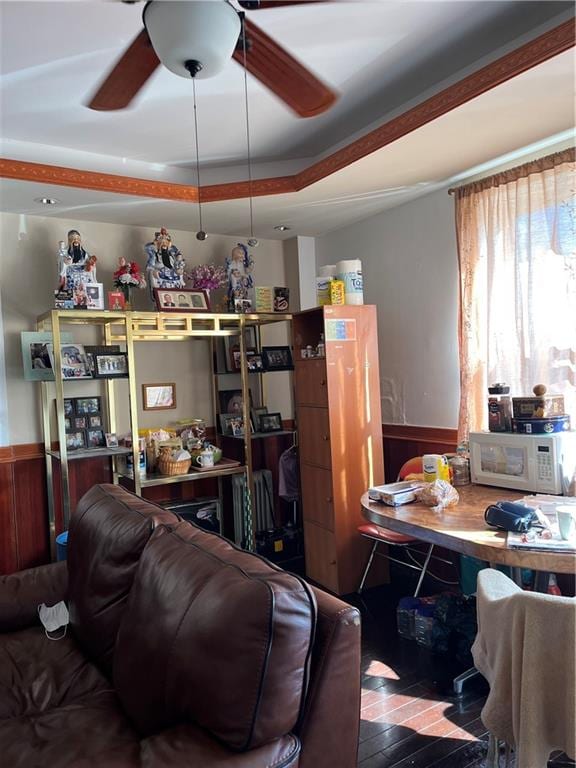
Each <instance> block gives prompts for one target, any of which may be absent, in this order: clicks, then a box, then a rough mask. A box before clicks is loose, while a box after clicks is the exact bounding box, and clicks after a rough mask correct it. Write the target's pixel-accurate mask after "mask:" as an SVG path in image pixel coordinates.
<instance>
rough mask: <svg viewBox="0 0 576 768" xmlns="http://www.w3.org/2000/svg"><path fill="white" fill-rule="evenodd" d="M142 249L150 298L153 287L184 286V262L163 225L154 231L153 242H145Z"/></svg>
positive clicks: (152, 294) (152, 295) (152, 293)
mask: <svg viewBox="0 0 576 768" xmlns="http://www.w3.org/2000/svg"><path fill="white" fill-rule="evenodd" d="M144 250H145V251H146V256H147V257H148V261H147V262H146V271H147V272H148V284H149V286H150V295H151V297H152V298H154V288H168V289H170V288H184V270H185V268H186V262H185V261H184V257H183V256H182V254H181V253H180V251H179V250H178V248H177V247H176V246H175V245H174V244H173V243H172V238H171V237H170V235H169V233H168V232H167V231H166V230H165V229H164V227H162V229H161V230H160V232H155V233H154V240H153V242H151V243H146V245H145V246H144Z"/></svg>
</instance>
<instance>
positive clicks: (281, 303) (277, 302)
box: [274, 287, 290, 312]
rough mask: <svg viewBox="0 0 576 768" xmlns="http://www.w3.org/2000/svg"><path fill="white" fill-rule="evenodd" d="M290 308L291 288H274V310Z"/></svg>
mask: <svg viewBox="0 0 576 768" xmlns="http://www.w3.org/2000/svg"><path fill="white" fill-rule="evenodd" d="M289 310H290V289H289V288H278V287H275V288H274V312H288V311H289Z"/></svg>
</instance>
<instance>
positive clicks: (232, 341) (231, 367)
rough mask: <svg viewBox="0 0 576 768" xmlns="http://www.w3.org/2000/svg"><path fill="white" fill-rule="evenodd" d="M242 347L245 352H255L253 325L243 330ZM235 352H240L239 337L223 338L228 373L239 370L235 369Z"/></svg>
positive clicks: (254, 330) (254, 329)
mask: <svg viewBox="0 0 576 768" xmlns="http://www.w3.org/2000/svg"><path fill="white" fill-rule="evenodd" d="M244 345H245V348H246V350H249V349H250V350H256V348H257V346H258V345H257V343H256V328H255V327H254V326H253V325H249V326H248V327H247V328H245V329H244ZM235 352H238V353H239V352H240V336H224V353H225V354H224V357H225V362H226V370H227V371H228V373H235V372H236V371H238V370H240V369H239V368H235V357H234V353H235Z"/></svg>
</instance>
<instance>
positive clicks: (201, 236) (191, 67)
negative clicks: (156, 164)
mask: <svg viewBox="0 0 576 768" xmlns="http://www.w3.org/2000/svg"><path fill="white" fill-rule="evenodd" d="M185 66H186V69H187V70H188V72H190V75H191V76H192V94H193V97H194V140H195V144H196V180H197V190H198V226H199V229H198V232H196V240H206V238H207V237H208V235H207V234H206V232H204V228H203V226H202V202H201V200H200V152H199V150H198V114H197V105H196V77H195V75H196V74H197V73H198V72H199V71H200V70H201V69H202V65H201V64H200V62H198V61H187V62H186V65H185Z"/></svg>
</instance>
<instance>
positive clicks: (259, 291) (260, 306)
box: [254, 285, 274, 312]
mask: <svg viewBox="0 0 576 768" xmlns="http://www.w3.org/2000/svg"><path fill="white" fill-rule="evenodd" d="M254 295H255V297H256V312H272V311H273V310H274V290H273V288H270V287H269V286H267V285H257V286H256V287H255V288H254Z"/></svg>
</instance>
